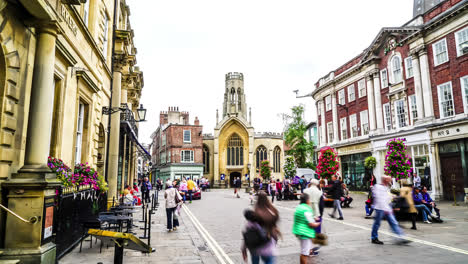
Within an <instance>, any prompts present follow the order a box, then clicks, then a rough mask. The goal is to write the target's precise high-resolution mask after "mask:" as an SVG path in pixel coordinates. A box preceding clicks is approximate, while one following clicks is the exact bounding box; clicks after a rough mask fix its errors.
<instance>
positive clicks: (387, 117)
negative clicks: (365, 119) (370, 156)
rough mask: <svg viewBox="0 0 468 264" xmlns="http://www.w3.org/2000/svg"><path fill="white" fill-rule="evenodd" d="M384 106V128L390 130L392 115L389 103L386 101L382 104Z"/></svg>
mask: <svg viewBox="0 0 468 264" xmlns="http://www.w3.org/2000/svg"><path fill="white" fill-rule="evenodd" d="M383 107H384V123H385V130H387V131H390V130H392V115H391V109H390V104H389V103H386V104H384V105H383Z"/></svg>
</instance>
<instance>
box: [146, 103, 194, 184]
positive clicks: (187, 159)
mask: <svg viewBox="0 0 468 264" xmlns="http://www.w3.org/2000/svg"><path fill="white" fill-rule="evenodd" d="M202 129H203V127H202V126H201V125H200V121H199V120H198V118H197V117H195V121H194V124H193V125H190V124H189V113H188V112H183V111H182V112H181V111H179V108H178V107H169V109H168V111H163V112H161V113H160V115H159V127H158V129H156V131H155V132H154V133H153V135H152V136H151V138H152V140H153V144H152V146H153V147H152V150H151V151H152V153H151V154H152V155H151V156H152V163H153V175H155V177H153V179H156V178H161V179H162V180H167V179H181V178H182V177H185V178H192V179H198V178H200V177H201V176H203V156H202V155H203V136H202Z"/></svg>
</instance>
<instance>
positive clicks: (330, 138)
mask: <svg viewBox="0 0 468 264" xmlns="http://www.w3.org/2000/svg"><path fill="white" fill-rule="evenodd" d="M327 134H328V143H329V144H330V143H332V142H333V123H332V122H328V123H327Z"/></svg>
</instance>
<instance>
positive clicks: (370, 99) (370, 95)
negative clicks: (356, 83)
mask: <svg viewBox="0 0 468 264" xmlns="http://www.w3.org/2000/svg"><path fill="white" fill-rule="evenodd" d="M366 81H367V83H366V84H367V87H366V88H367V105H368V107H367V109H368V111H369V128H370V130H371V131H373V130H375V129H376V128H377V127H376V124H375V101H374V82H373V78H372V73H370V74H369V75H368V76H366Z"/></svg>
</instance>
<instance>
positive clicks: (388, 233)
mask: <svg viewBox="0 0 468 264" xmlns="http://www.w3.org/2000/svg"><path fill="white" fill-rule="evenodd" d="M275 206H276V207H278V208H282V209H285V210H288V211H293V212H294V209H292V208H288V207H284V206H281V205H275ZM325 219H327V220H328V221H332V222H335V223H339V224H343V225H347V226H352V227H356V228H360V229H362V230H367V231H372V228H369V227H365V226H361V225H357V224H352V223H348V222H344V221H342V220H335V219H332V218H325ZM379 233H381V234H385V235H387V236H391V237H395V238H398V236H397V235H395V234H393V233H390V232H387V231H379ZM405 238H406V239H408V240H411V241H413V242H416V243H420V244H423V245H426V246H432V247H437V248H441V249H445V250H449V251H452V252H456V253H460V254H465V255H468V251H467V250H463V249H459V248H454V247H450V246H446V245H442V244H437V243H433V242H429V241H425V240H422V239H418V238H414V237H410V236H406V237H405Z"/></svg>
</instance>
